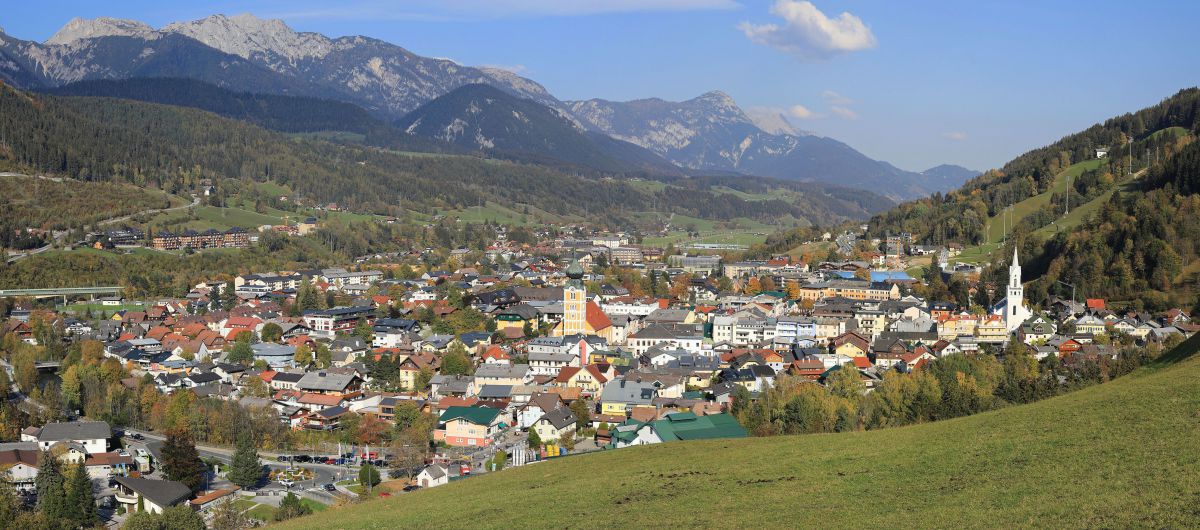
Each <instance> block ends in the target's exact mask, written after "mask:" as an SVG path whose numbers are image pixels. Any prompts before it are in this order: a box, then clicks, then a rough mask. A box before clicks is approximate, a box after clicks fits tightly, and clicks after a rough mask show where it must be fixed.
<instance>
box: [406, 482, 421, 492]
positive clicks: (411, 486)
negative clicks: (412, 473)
mask: <svg viewBox="0 0 1200 530" xmlns="http://www.w3.org/2000/svg"><path fill="white" fill-rule="evenodd" d="M419 489H421V486H418V485H416V484H409V485H407V486H404V491H416V490H419Z"/></svg>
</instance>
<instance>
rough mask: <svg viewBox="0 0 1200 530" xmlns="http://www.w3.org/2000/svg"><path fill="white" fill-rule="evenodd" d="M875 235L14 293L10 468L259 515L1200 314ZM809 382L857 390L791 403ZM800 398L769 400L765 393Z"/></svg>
mask: <svg viewBox="0 0 1200 530" xmlns="http://www.w3.org/2000/svg"><path fill="white" fill-rule="evenodd" d="M864 228H865V227H855V228H852V229H849V230H847V231H846V232H845V233H842V234H840V235H837V236H836V237H835V236H833V235H832V234H830V233H828V232H826V233H823V234H819V235H818V236H817V237H816V239H814V240H813V241H812V242H810V243H813V244H821V245H825V246H827V247H829V248H830V249H831V251H830V253H829V255H828V256H822V257H828V258H836V259H832V260H824V259H821V258H818V257H814V256H813V255H809V254H805V255H803V256H801V257H800V258H799V259H796V258H794V257H792V256H790V255H777V256H770V257H768V258H767V259H759V260H740V261H729V262H726V261H725V260H724V259H723V257H722V255H720V254H688V253H675V251H674V250H673V249H662V248H653V247H649V246H644V245H637V244H636V243H631V242H630V240H629V236H628V235H627V234H622V233H615V234H614V233H605V232H601V231H592V232H591V233H590V235H589V234H588V231H587V230H584V229H582V228H581V227H574V228H573V229H572V230H570V231H569V232H566V231H563V232H558V233H570V234H572V236H571V237H556V238H548V239H543V240H540V241H537V242H536V243H535V244H528V243H526V244H517V243H515V242H513V241H509V240H508V239H507V238H505V237H504V231H503V230H501V231H500V234H499V235H498V236H497V238H496V240H495V241H493V242H492V244H491V245H489V246H488V247H487V248H482V249H467V248H458V249H451V250H450V251H449V253H448V254H449V258H448V259H447V260H446V261H445V262H443V264H444V265H447V264H448V265H452V266H453V268H450V267H446V268H441V269H438V268H432V267H425V266H423V263H424V262H423V261H422V254H423V253H421V252H413V253H410V254H391V255H371V256H364V257H363V258H360V259H357V260H355V262H354V263H352V264H347V265H345V266H344V267H341V268H325V269H311V270H294V271H270V272H259V273H247V274H241V275H238V276H236V277H226V278H220V277H214V278H212V279H210V280H207V281H204V282H202V283H199V284H196V285H194V286H192V288H191V290H190V291H189V292H188V293H187V294H186V296H182V297H176V298H162V297H158V298H150V299H145V300H130V299H126V298H124V296H123V294H122V293H123V292H124V290H122V289H116V290H114V291H112V292H111V294H107V295H105V294H103V293H101V295H100V296H97V295H96V294H94V293H93V294H88V295H80V294H74V295H72V294H63V293H58V292H54V290H52V289H49V290H31V291H28V292H22V293H17V294H18V295H20V296H16V297H13V298H8V299H6V302H5V305H4V310H5V319H4V321H3V325H2V326H0V334H2V335H3V342H2V343H0V344H2V346H0V351H3V353H4V355H3V359H2V360H0V362H3V368H4V371H3V374H4V375H3V382H4V387H5V388H6V389H9V386H10V385H11V389H10V390H11V391H10V392H9V397H10V399H11V402H10V403H9V404H8V405H6V408H4V409H3V413H4V416H3V418H4V426H5V430H4V431H3V432H2V433H0V434H2V435H3V436H4V438H5V439H4V443H3V444H0V463H2V464H3V465H4V466H5V469H6V476H5V479H6V481H7V483H8V484H7V487H9V488H12V490H13V491H14V492H16V493H18V494H19V495H17V496H14V498H17V499H20V502H21V503H23V504H24V505H25V506H26V507H32V506H37V507H39V508H38V509H39V510H42V509H44V506H45V505H46V503H45V502H44V500H43V499H41V498H39V497H40V496H44V495H60V496H64V497H63V498H65V499H67V501H66V504H67V505H61V506H57V507H56V508H53V509H54V510H59V511H57V512H53V513H56V514H59V516H61V517H68V518H71V517H73V518H75V519H74V520H77V521H80V522H87V521H100V520H103V521H104V523H105V524H106V525H108V526H114V527H115V526H120V525H121V524H124V523H125V522H126V521H127V520H130V518H136V515H135V514H137V513H138V512H145V513H151V514H175V515H172V517H180V518H184V517H193V518H195V517H199V518H200V520H201V521H203V522H207V524H210V525H213V526H214V527H220V526H222V525H228V524H230V523H228V521H229V520H230V519H231V518H232V519H233V520H237V519H238V518H245V519H248V520H260V521H264V522H265V521H270V520H279V519H284V518H288V517H294V516H297V515H302V514H304V513H308V512H311V511H313V510H323V509H325V508H326V507H327V506H329V505H334V504H344V503H346V502H350V501H352V500H354V499H360V498H370V497H374V496H391V495H403V494H405V493H406V492H410V491H413V490H417V489H422V488H433V487H437V486H440V485H444V484H447V483H449V482H451V481H457V480H465V479H469V478H470V477H472V476H476V475H482V474H488V473H496V472H501V471H503V470H504V469H506V468H513V467H521V466H527V465H535V464H538V463H540V462H544V461H548V460H552V459H555V458H559V457H563V456H567V455H574V454H580V453H588V452H595V451H611V450H621V449H622V448H625V447H629V446H636V445H646V444H659V443H670V442H675V441H680V440H702V439H712V438H734V437H746V436H751V435H755V436H769V435H772V434H784V433H796V432H823V431H832V430H838V431H841V430H857V429H863V428H878V427H882V426H887V425H896V424H902V423H904V420H902V419H900V420H898V419H897V418H895V417H891V418H884V419H882V420H881V419H880V417H881V416H880V414H882V413H880V412H878V411H875V412H870V409H871V406H870V405H869V404H867V403H868V402H867V401H864V399H865V398H864V396H868V397H869V396H870V395H871V394H873V393H875V394H878V393H879V392H888V391H889V390H885V388H886V387H887V385H888V384H891V383H889V381H898V380H900V379H899V378H902V377H910V376H912V377H915V376H916V375H917V374H921V373H924V372H927V371H929V370H931V369H935V370H936V367H937V363H941V362H958V361H953V359H954V358H956V357H957V358H963V359H967V358H972V359H997V358H999V359H1000V360H1001V362H1004V363H1005V367H1006V368H1007V366H1008V363H1009V361H1010V358H1016V357H1018V356H1019V357H1021V358H1025V359H1029V360H1030V361H1029V362H1033V363H1034V364H1035V365H1040V366H1041V367H1042V369H1043V371H1044V372H1045V373H1046V374H1051V377H1057V378H1061V379H1055V380H1054V383H1053V384H1052V386H1054V387H1064V388H1065V387H1066V386H1068V383H1067V382H1066V381H1067V380H1068V379H1071V380H1075V379H1080V378H1087V377H1089V375H1087V374H1090V373H1098V372H1099V371H1104V372H1105V373H1111V376H1115V375H1117V373H1118V372H1119V371H1120V370H1121V369H1120V368H1118V366H1119V365H1121V363H1125V362H1126V359H1127V358H1129V357H1131V356H1132V357H1137V355H1139V354H1134V353H1133V352H1139V351H1156V352H1157V351H1162V350H1163V349H1164V348H1169V347H1171V346H1173V345H1175V344H1178V343H1179V342H1181V341H1182V340H1183V339H1185V338H1186V337H1189V336H1191V335H1193V334H1194V333H1195V332H1196V331H1197V329H1200V325H1197V324H1195V323H1193V322H1192V321H1191V319H1190V316H1189V314H1188V313H1187V312H1186V311H1184V310H1181V309H1173V310H1170V311H1166V312H1163V313H1154V314H1151V313H1145V312H1138V311H1120V310H1115V309H1113V308H1109V307H1107V305H1106V303H1105V300H1103V299H1084V300H1078V301H1077V300H1074V299H1062V298H1057V297H1051V298H1050V299H1047V300H1042V301H1038V302H1037V303H1032V302H1031V301H1030V300H1026V299H1025V296H1024V287H1023V282H1024V281H1027V279H1023V278H1022V269H1021V265H1020V257H1019V255H1017V253H1016V251H1015V250H1014V254H1013V256H1012V259H1011V261H1010V263H1009V264H1008V282H1007V284H1005V285H1004V286H1002V287H1000V288H994V287H992V286H989V285H986V284H984V283H983V282H979V281H978V280H977V278H978V270H977V268H975V269H973V268H972V267H971V266H969V265H964V264H960V263H953V264H952V262H951V260H950V258H951V257H952V253H953V252H957V251H958V249H957V248H954V247H931V246H921V245H914V244H912V241H911V237H910V236H908V235H906V234H905V235H900V236H889V237H884V238H874V239H871V238H867V237H866V236H865V235H864V233H863V229H864ZM234 233H235V234H236V233H239V232H234ZM547 233H549V232H547ZM241 234H242V235H243V237H244V232H241ZM228 236H229V233H226V234H225V237H228ZM214 241H215V239H214ZM176 244H177V243H176ZM155 245H156V246H158V237H156V238H155ZM201 246H208V245H206V244H204V245H201ZM922 258H924V259H932V261H931V262H930V266H929V267H927V268H926V269H925V270H926V271H929V274H930V275H931V276H939V278H937V280H938V281H939V282H941V283H943V284H944V283H946V282H947V281H951V280H953V281H955V282H962V283H966V284H969V288H970V289H971V290H972V291H975V290H983V289H991V290H993V291H996V292H995V293H993V294H992V295H991V298H992V299H994V300H996V303H994V304H993V305H992V307H988V308H981V307H979V306H969V307H968V306H963V305H960V304H959V303H956V302H954V301H951V300H949V299H942V298H938V297H937V295H938V293H936V292H934V291H933V290H932V288H931V285H930V282H929V281H925V280H922V279H917V278H914V277H912V276H910V275H909V274H908V273H907V272H905V270H904V268H903V267H905V266H906V265H911V261H912V260H920V259H922ZM819 259H820V261H818V260H819ZM972 277H974V278H976V280H975V281H974V282H971V281H969V280H966V279H968V278H972ZM5 294H10V293H8V292H5ZM973 294H974V293H972V296H970V298H969V299H970V300H975V299H977V298H976V297H975V296H974V295H973ZM56 301H65V302H66V303H63V304H60V303H58V302H56ZM991 362H996V361H991ZM1125 370H1126V371H1127V370H1128V368H1126V369H1125ZM1035 371H1036V370H1035ZM1064 374H1068V375H1064ZM1033 383H1034V384H1042V383H1043V381H1042V380H1038V381H1033ZM797 387H801V388H803V387H808V388H812V389H817V390H819V391H821V392H828V393H831V394H832V395H835V396H840V397H839V399H840V398H849V399H850V400H852V401H853V402H854V403H857V405H855V407H857V411H851V412H849V413H846V412H845V411H843V410H841V409H840V408H839V409H837V410H834V411H833V412H831V414H832V416H830V417H829V418H828V421H827V423H828V425H831V426H833V427H821V425H822V423H823V422H826V420H825V419H817V420H807V419H803V418H801V419H795V420H794V419H791V418H792V413H793V412H795V413H796V414H797V415H800V416H803V415H804V413H805V412H804V410H803V409H804V408H805V405H804V403H805V401H804V399H802V398H803V397H804V395H805V394H804V392H806V391H803V390H796V388H797ZM847 388H848V389H849V390H848V391H847V390H846V389H847ZM1006 388H1007V390H1005V391H1006V392H1007V391H1012V388H1009V387H1006ZM780 392H785V393H786V392H791V394H783V395H784V399H788V400H789V401H788V403H789V405H788V406H787V407H786V409H784V412H783V413H782V414H781V415H780V417H781V419H778V420H775V419H772V418H771V416H772V413H771V411H770V410H765V409H762V407H760V405H762V404H763V403H765V402H767V401H769V400H768V398H767V396H774V395H775V393H780ZM847 392H848V393H847ZM997 392H1000V390H999V389H998V390H997ZM1048 392H1049V394H1050V395H1052V394H1054V393H1056V392H1057V390H1054V389H1051V390H1049V391H1048ZM1005 397H1006V398H1008V399H1009V400H1011V401H1017V402H1019V401H1020V399H1022V398H1011V397H1009V396H1007V395H1006V396H1005ZM792 403H796V405H795V410H794V409H793V405H792ZM978 410H983V408H980V409H978ZM974 411H976V410H969V411H967V412H966V413H970V412H974ZM808 413H810V414H817V415H820V414H821V413H820V412H814V411H812V410H810V411H808ZM763 416H767V417H766V418H765V419H764V417H763ZM943 417H944V416H943ZM928 419H933V418H932V417H928V416H927V417H919V418H918V417H914V418H909V419H908V421H923V420H928ZM181 459H182V463H181ZM49 475H54V477H53V478H47V477H48V476H49ZM77 480H78V484H77V483H76V481H77ZM85 482H86V483H85ZM55 488H57V489H55ZM79 488H82V491H76V489H79ZM71 503H74V505H70V504H71ZM84 505H86V506H84ZM180 507H182V508H180ZM172 510H174V511H172ZM179 510H183V511H184V512H187V513H182V512H179ZM180 520H182V519H180Z"/></svg>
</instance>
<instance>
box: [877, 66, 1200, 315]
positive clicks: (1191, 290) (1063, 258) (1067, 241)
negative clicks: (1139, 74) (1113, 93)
mask: <svg viewBox="0 0 1200 530" xmlns="http://www.w3.org/2000/svg"><path fill="white" fill-rule="evenodd" d="M1197 131H1200V90H1198V89H1194V88H1193V89H1188V90H1183V91H1180V92H1179V93H1177V94H1176V95H1174V96H1172V97H1171V98H1169V99H1167V100H1164V101H1163V102H1162V103H1160V104H1158V105H1155V106H1154V107H1150V108H1147V109H1143V110H1140V111H1138V112H1136V113H1132V114H1126V115H1124V116H1120V117H1118V118H1113V119H1110V120H1108V121H1106V122H1105V123H1104V124H1103V125H1096V126H1094V127H1091V128H1089V129H1088V130H1086V131H1083V132H1081V133H1078V134H1074V135H1071V136H1068V137H1066V138H1063V139H1062V140H1060V141H1059V142H1056V143H1055V144H1053V145H1051V146H1047V147H1043V148H1040V149H1036V150H1033V151H1030V152H1029V153H1026V154H1024V155H1021V156H1020V157H1018V158H1016V159H1014V160H1013V161H1012V162H1009V163H1008V164H1006V165H1005V166H1004V168H1003V169H1001V170H999V171H991V172H988V173H987V174H985V175H983V176H981V177H979V178H977V179H975V180H973V181H971V182H970V183H968V184H967V185H966V186H964V187H963V188H962V189H960V190H958V191H955V192H951V193H949V194H946V195H945V196H934V197H931V198H929V199H925V200H919V201H913V202H909V203H905V204H902V205H900V206H899V207H897V208H895V209H893V210H891V211H889V212H887V213H885V214H883V215H880V216H877V217H875V218H874V219H872V220H871V223H870V226H871V230H872V233H875V234H882V233H885V232H891V233H893V234H894V233H898V232H903V231H907V232H911V233H913V234H914V235H915V236H916V237H917V239H918V241H921V242H929V243H935V244H940V243H943V242H955V241H957V242H960V243H964V244H966V245H972V244H978V243H981V242H983V241H984V240H985V239H986V238H987V235H986V234H985V229H986V226H985V223H986V221H987V219H988V217H989V216H992V215H996V214H997V212H1000V211H1001V210H1003V208H1004V207H1005V206H1007V205H1008V204H1010V203H1016V202H1018V201H1021V200H1023V199H1026V198H1028V197H1030V196H1032V195H1034V194H1037V193H1043V192H1046V191H1047V190H1048V189H1050V186H1051V185H1052V184H1054V183H1055V180H1056V178H1058V179H1060V180H1059V181H1058V184H1059V185H1060V186H1063V188H1062V190H1064V191H1062V192H1059V191H1054V192H1053V193H1052V194H1051V197H1050V200H1049V201H1048V202H1047V203H1046V204H1045V205H1044V206H1042V207H1041V208H1040V209H1039V210H1036V211H1033V212H1031V213H1029V214H1028V215H1025V216H1024V217H1023V218H1020V219H1018V221H1017V222H1016V223H1015V224H1014V225H1013V226H1011V227H1009V229H1008V231H1007V240H1006V241H1005V242H1004V243H1003V244H1000V245H998V246H997V245H996V243H993V244H992V245H991V246H988V247H984V248H987V249H990V248H992V246H997V249H996V250H995V252H994V253H993V254H992V256H991V258H992V259H991V260H990V261H991V262H992V266H991V267H989V268H986V269H985V270H984V274H983V277H982V278H981V280H982V282H983V286H982V288H980V289H978V290H977V293H978V294H977V295H976V297H975V298H974V299H972V300H970V302H972V303H978V304H980V305H984V306H986V305H987V304H988V302H990V301H991V300H990V297H989V296H988V294H987V293H988V291H989V288H991V289H994V288H996V286H1001V285H1003V284H1004V281H1005V278H1004V277H1003V275H1004V268H1005V267H1006V266H1007V265H1008V263H1007V261H1008V259H1007V257H1008V256H1011V254H1012V249H1013V247H1014V246H1016V247H1018V248H1019V249H1020V253H1021V261H1022V265H1024V272H1025V279H1026V281H1027V282H1028V284H1027V287H1026V297H1027V298H1028V299H1029V300H1030V301H1032V302H1033V303H1041V302H1043V301H1044V300H1045V299H1046V298H1047V297H1048V296H1049V295H1051V294H1053V295H1058V296H1065V297H1070V296H1071V295H1072V290H1071V286H1074V287H1075V294H1076V295H1077V297H1078V298H1083V297H1092V298H1106V299H1108V300H1109V303H1110V305H1116V306H1118V307H1124V306H1128V307H1131V308H1134V309H1147V310H1163V309H1167V308H1170V307H1183V308H1195V309H1200V303H1198V301H1197V297H1196V295H1197V293H1198V292H1200V260H1198V259H1197V258H1200V245H1198V244H1197V242H1200V194H1198V192H1200V143H1198V142H1196V136H1195V134H1196V132H1197ZM1101 147H1108V148H1109V152H1108V154H1107V156H1106V157H1104V158H1101V159H1096V158H1095V156H1096V154H1095V149H1096V148H1101ZM1088 158H1091V159H1092V160H1090V161H1088V160H1087V159H1088ZM1081 161H1085V162H1086V163H1082V164H1081V163H1080V162H1081ZM1068 167H1070V168H1071V169H1070V171H1067V168H1068ZM1131 170H1132V171H1131ZM1131 173H1132V174H1131ZM1065 174H1070V175H1071V176H1072V177H1073V178H1071V179H1070V181H1069V182H1070V186H1069V187H1067V186H1065V184H1066V181H1064V180H1061V179H1062V178H1063V175H1065ZM1134 177H1139V178H1134ZM1055 189H1056V190H1057V189H1059V188H1055ZM1067 194H1070V204H1071V205H1072V207H1073V208H1075V209H1076V210H1082V208H1081V206H1082V207H1084V208H1087V210H1086V211H1088V214H1087V215H1086V216H1084V217H1083V218H1082V219H1076V220H1075V222H1064V220H1065V218H1064V216H1063V213H1064V211H1065V208H1064V207H1065V206H1066V204H1065V203H1066V201H1067ZM1093 209H1094V211H1091V210H1093ZM999 219H1002V217H1001V218H999ZM992 222H993V223H995V222H1000V221H999V220H998V219H993V221H992ZM995 228H996V227H993V230H992V232H994V233H995V232H996V230H995ZM965 292H966V290H965V289H963V293H964V296H965ZM960 302H961V301H960Z"/></svg>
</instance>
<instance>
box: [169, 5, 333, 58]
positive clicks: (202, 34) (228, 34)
mask: <svg viewBox="0 0 1200 530" xmlns="http://www.w3.org/2000/svg"><path fill="white" fill-rule="evenodd" d="M163 31H164V32H167V33H177V34H180V35H185V36H188V37H191V38H193V39H196V40H198V41H200V42H202V43H204V44H206V45H208V46H211V47H213V48H216V49H218V50H221V51H223V52H225V53H228V54H232V55H237V56H240V57H242V58H245V59H250V58H251V56H252V55H266V56H278V57H282V58H285V59H288V60H296V59H304V58H310V57H313V58H321V57H324V56H325V55H327V54H329V52H330V51H332V50H333V41H331V40H330V39H328V38H326V37H324V36H322V35H318V34H316V33H299V32H297V31H295V30H293V29H292V28H290V27H288V25H287V24H285V23H284V22H283V21H282V20H278V19H262V18H258V17H256V16H254V15H251V14H249V13H245V14H241V15H234V16H232V17H229V16H225V15H213V16H210V17H208V18H203V19H200V20H193V21H191V22H176V23H173V24H169V25H167V26H166V27H164V28H163Z"/></svg>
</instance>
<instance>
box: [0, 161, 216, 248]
mask: <svg viewBox="0 0 1200 530" xmlns="http://www.w3.org/2000/svg"><path fill="white" fill-rule="evenodd" d="M28 176H29V175H22V174H20V173H0V177H28ZM37 178H40V179H43V180H52V181H55V182H62V181H63V179H62V178H58V177H47V176H45V175H38V176H37ZM198 205H200V197H199V196H196V195H193V196H192V202H191V204H184V205H180V206H173V207H171V208H151V209H149V210H142V211H140V212H134V213H131V214H128V215H122V216H119V217H110V218H108V219H104V220H101V221H97V222H96V223H95V224H96V226H98V227H99V226H105V225H110V224H113V223H119V222H121V221H127V220H129V219H132V218H133V217H134V216H137V215H143V214H146V215H153V214H159V213H165V212H173V211H176V210H183V209H185V208H192V207H195V206H198ZM66 233H68V232H66V231H64V232H63V233H62V234H55V236H54V242H53V243H50V244H48V245H45V246H42V247H38V248H35V249H33V250H30V251H28V252H23V253H21V254H14V255H12V256H9V258H8V262H9V263H15V262H17V261H19V260H21V259H24V258H26V257H29V256H33V255H36V254H41V253H42V252H45V251H47V250H50V249H52V248H54V245H56V244H59V243H61V242H62V241H61V239H62V237H63V235H64V234H66Z"/></svg>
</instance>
